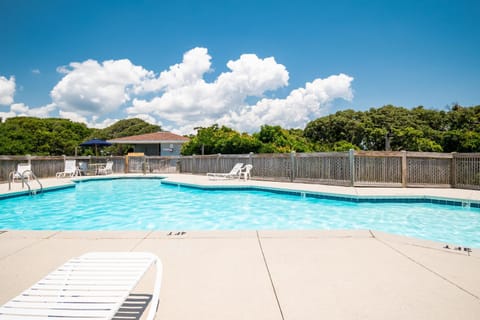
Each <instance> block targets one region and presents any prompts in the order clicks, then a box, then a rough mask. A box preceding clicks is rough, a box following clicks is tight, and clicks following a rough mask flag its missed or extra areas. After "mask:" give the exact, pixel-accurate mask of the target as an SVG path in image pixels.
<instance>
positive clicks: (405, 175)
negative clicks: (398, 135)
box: [400, 150, 408, 188]
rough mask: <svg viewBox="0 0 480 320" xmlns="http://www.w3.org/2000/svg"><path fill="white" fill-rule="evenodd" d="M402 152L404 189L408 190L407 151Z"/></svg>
mask: <svg viewBox="0 0 480 320" xmlns="http://www.w3.org/2000/svg"><path fill="white" fill-rule="evenodd" d="M400 152H401V153H402V188H406V187H407V174H408V168H407V151H405V150H402V151H400Z"/></svg>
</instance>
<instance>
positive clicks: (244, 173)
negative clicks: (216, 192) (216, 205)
mask: <svg viewBox="0 0 480 320" xmlns="http://www.w3.org/2000/svg"><path fill="white" fill-rule="evenodd" d="M252 169H253V166H252V165H251V164H247V165H245V167H243V168H242V170H240V173H239V176H240V177H239V178H240V179H241V178H242V177H243V178H244V179H245V181H247V180H248V179H250V178H251V173H250V171H252Z"/></svg>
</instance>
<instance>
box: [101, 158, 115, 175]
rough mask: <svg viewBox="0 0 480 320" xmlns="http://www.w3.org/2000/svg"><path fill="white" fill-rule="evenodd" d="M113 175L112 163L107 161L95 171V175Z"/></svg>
mask: <svg viewBox="0 0 480 320" xmlns="http://www.w3.org/2000/svg"><path fill="white" fill-rule="evenodd" d="M111 173H113V161H107V163H106V164H105V166H104V167H100V168H98V170H97V174H111Z"/></svg>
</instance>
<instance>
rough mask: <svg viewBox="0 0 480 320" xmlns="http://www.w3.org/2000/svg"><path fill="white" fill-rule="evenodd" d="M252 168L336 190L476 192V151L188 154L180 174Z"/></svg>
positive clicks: (479, 168)
mask: <svg viewBox="0 0 480 320" xmlns="http://www.w3.org/2000/svg"><path fill="white" fill-rule="evenodd" d="M237 162H242V163H245V164H247V163H250V164H252V165H253V171H252V172H253V177H254V179H258V180H271V181H291V182H307V183H321V184H330V185H340V186H372V187H373V186H375V187H379V186H385V187H453V188H465V189H480V153H468V154H467V153H465V154H462V153H430V152H407V151H399V152H383V151H354V150H350V151H349V152H326V153H295V152H292V153H283V154H276V153H275V154H253V153H250V154H241V155H223V154H217V155H207V156H186V157H181V158H180V172H183V173H193V174H205V173H207V172H218V173H219V172H229V171H230V170H231V168H232V167H233V166H234V165H235V163H237Z"/></svg>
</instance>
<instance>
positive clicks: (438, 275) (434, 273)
mask: <svg viewBox="0 0 480 320" xmlns="http://www.w3.org/2000/svg"><path fill="white" fill-rule="evenodd" d="M375 239H376V240H378V241H379V242H380V243H382V244H383V245H385V246H387V247H388V248H390V249H391V250H393V251H395V252H396V253H398V254H399V255H401V256H403V257H405V258H407V259H408V260H410V261H412V262H413V263H415V264H416V265H418V266H420V267H421V268H422V269H424V270H426V271H428V272H430V273H431V274H433V275H435V276H437V277H439V278H440V279H442V280H443V281H445V282H447V283H449V284H451V285H453V286H454V287H456V288H458V289H460V290H461V291H463V292H465V293H466V294H468V295H470V296H472V297H474V298H475V299H477V300H479V301H480V297H479V296H478V295H476V294H475V293H473V292H470V291H469V290H467V289H465V288H463V287H462V286H460V285H459V284H457V283H455V282H453V281H452V280H450V279H448V278H447V277H445V276H443V275H442V274H440V273H438V272H437V271H435V270H433V269H431V268H429V267H427V266H426V265H424V264H423V263H421V262H419V261H417V260H415V259H413V258H412V257H410V256H408V255H407V254H405V253H403V252H402V251H400V250H399V249H397V248H395V247H393V246H391V245H390V244H388V243H387V242H385V241H383V240H381V239H379V238H375Z"/></svg>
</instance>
